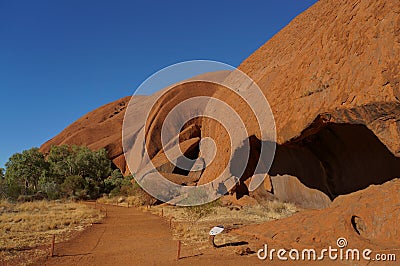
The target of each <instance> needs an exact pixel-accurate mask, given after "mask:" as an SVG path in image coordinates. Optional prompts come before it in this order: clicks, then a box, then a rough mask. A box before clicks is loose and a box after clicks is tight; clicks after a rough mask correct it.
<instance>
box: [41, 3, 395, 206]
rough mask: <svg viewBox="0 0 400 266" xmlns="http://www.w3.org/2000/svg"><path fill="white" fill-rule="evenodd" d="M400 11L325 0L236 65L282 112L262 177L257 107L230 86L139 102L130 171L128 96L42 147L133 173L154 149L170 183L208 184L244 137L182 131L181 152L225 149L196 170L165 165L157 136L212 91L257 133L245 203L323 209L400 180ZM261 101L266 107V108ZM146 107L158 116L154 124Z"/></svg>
mask: <svg viewBox="0 0 400 266" xmlns="http://www.w3.org/2000/svg"><path fill="white" fill-rule="evenodd" d="M399 14H400V2H399V1H393V0H378V1H359V0H345V1H334V0H321V1H319V2H317V3H316V4H315V5H313V6H312V7H311V8H309V9H308V10H307V11H305V12H304V13H303V14H301V15H299V16H298V17H297V18H295V19H294V20H293V21H292V22H291V23H290V24H289V25H288V26H287V27H285V28H284V29H283V30H282V31H280V32H279V33H278V34H277V35H276V36H274V37H273V38H272V39H271V40H269V41H268V42H267V43H265V44H264V45H263V46H262V47H260V48H259V49H258V50H257V51H256V52H254V53H253V54H252V55H251V56H249V58H247V59H246V60H245V61H244V62H243V63H242V64H241V65H240V66H239V69H240V70H241V71H243V72H244V73H246V74H247V75H248V76H249V77H250V78H252V79H253V80H254V82H255V83H256V84H257V85H258V86H259V87H260V89H261V91H262V93H263V94H264V95H265V97H266V98H267V99H268V102H269V104H270V107H271V109H272V112H273V115H274V117H275V122H276V134H277V139H276V143H274V144H276V152H275V158H274V161H273V163H272V166H271V168H270V169H269V170H265V171H264V172H258V173H256V172H255V168H256V167H255V166H256V164H257V162H258V161H261V162H264V161H267V159H266V158H260V157H261V155H260V146H262V144H264V142H265V140H264V139H263V138H262V136H261V135H260V132H261V131H260V128H259V127H258V124H257V119H256V118H255V116H254V113H253V112H252V110H251V106H248V104H247V103H246V102H244V101H242V100H241V99H240V97H238V95H237V94H235V93H234V92H232V91H227V90H226V89H224V88H223V87H222V86H206V87H207V88H208V89H207V90H201V89H199V88H198V89H197V90H196V89H195V88H196V86H199V83H197V84H196V83H191V84H186V85H185V84H184V85H177V86H175V87H174V88H173V89H172V90H167V89H165V90H162V91H160V92H158V93H156V94H155V95H153V96H134V97H133V98H132V101H131V102H130V103H129V105H131V104H132V105H135V106H136V107H135V108H136V110H137V112H133V115H132V117H130V119H133V121H137V123H136V122H134V123H132V124H131V125H130V130H131V132H132V137H131V139H128V141H129V143H130V145H131V148H132V149H133V150H134V151H135V152H134V153H133V154H135V155H137V156H135V157H134V158H128V160H134V161H135V163H134V167H132V169H128V168H127V166H126V162H125V158H124V156H123V154H124V153H123V150H122V140H121V138H122V136H121V135H122V133H121V129H122V120H123V117H124V113H125V108H126V107H127V105H128V102H129V99H130V98H129V97H127V98H123V99H121V100H118V101H116V102H113V103H110V104H108V105H105V106H103V107H101V108H99V109H97V110H95V111H93V112H91V113H89V114H88V115H86V116H84V117H82V118H81V119H79V120H78V121H77V122H75V123H74V124H72V125H71V126H69V127H68V128H66V129H65V130H64V131H63V132H62V133H61V134H60V135H58V136H56V137H55V138H53V139H52V140H50V141H48V142H47V143H45V144H44V145H43V146H42V147H41V150H42V151H44V152H47V151H48V150H49V148H50V146H51V145H60V144H77V145H87V146H89V147H90V148H92V149H98V148H103V147H105V148H106V149H107V150H108V152H109V156H110V158H111V159H112V160H113V162H114V164H115V165H116V166H117V167H118V168H120V169H121V171H122V172H123V173H124V174H128V173H129V171H132V172H135V173H136V172H139V171H140V170H141V169H143V168H145V167H146V165H147V164H148V163H149V162H148V161H146V160H142V158H141V155H142V153H143V149H144V145H147V148H148V150H149V151H150V159H151V160H153V161H155V162H156V163H157V167H158V168H159V170H160V169H161V170H160V171H161V172H162V173H163V174H164V176H165V177H167V178H169V179H171V180H172V181H173V182H178V183H182V184H186V185H196V184H205V183H208V182H209V181H211V180H214V179H215V178H216V177H217V176H218V175H219V174H220V173H221V172H222V171H223V170H224V169H225V167H227V166H228V165H229V161H230V153H231V152H233V154H234V155H235V152H236V154H239V153H238V151H237V150H238V147H231V143H230V139H229V134H234V133H235V132H227V131H226V130H225V129H224V128H223V126H222V125H221V124H220V123H218V122H217V121H215V120H212V119H204V118H201V119H196V120H193V121H190V123H188V124H187V125H185V127H184V128H182V131H181V132H180V133H179V136H176V137H177V138H178V139H179V141H178V142H177V143H181V145H184V146H185V145H186V144H188V143H189V144H191V145H187V146H188V147H190V149H189V148H188V150H186V151H187V154H185V155H186V156H189V157H199V156H201V154H199V149H198V148H196V147H195V146H193V145H192V144H193V143H195V144H197V143H199V142H200V139H203V138H206V137H210V138H212V139H213V140H214V141H215V144H216V148H217V156H216V157H215V160H214V161H213V162H212V163H211V164H210V165H209V166H207V168H206V169H204V171H202V172H200V173H192V172H190V171H181V170H180V169H177V167H174V166H173V165H171V164H170V163H169V162H168V160H167V159H166V157H165V156H164V155H163V153H164V152H165V150H164V149H165V147H164V148H163V147H162V146H161V143H160V136H159V134H160V132H159V131H160V130H159V129H160V127H161V125H162V123H163V121H164V119H165V117H166V115H167V114H168V112H169V111H170V110H171V109H172V108H173V106H174V105H175V104H177V103H179V102H181V101H183V100H185V99H187V98H190V97H193V96H198V95H204V96H212V97H213V98H216V99H219V100H221V101H223V102H225V103H227V104H229V105H230V106H232V107H233V109H234V111H235V112H236V113H237V114H238V115H239V116H240V118H241V119H242V120H243V121H244V124H245V125H246V129H247V130H248V140H249V143H250V146H251V147H250V160H249V162H248V163H247V167H246V169H245V171H244V173H243V174H242V175H241V176H238V178H240V182H239V183H238V185H237V186H236V187H235V189H234V192H235V195H236V196H237V198H240V197H242V196H244V195H251V196H253V197H254V198H256V199H257V200H259V201H260V200H263V199H266V198H267V199H270V198H274V197H276V198H279V199H281V200H285V201H291V202H296V203H298V204H300V205H302V206H304V207H309V208H325V207H327V206H329V205H330V204H331V202H332V201H333V200H335V199H336V198H338V197H340V195H344V194H349V193H353V192H355V191H359V190H362V189H365V188H367V187H368V186H369V185H371V184H377V185H378V184H383V183H385V182H387V181H389V180H392V179H394V178H396V177H400V158H399V157H400V76H399V75H400V74H399V73H400V68H399V66H400V15H399ZM236 74H237V73H235V71H233V72H231V73H228V72H225V73H223V74H211V76H210V79H211V80H214V81H217V82H219V81H223V82H224V85H233V86H236V87H240V85H243V84H240V83H241V80H240V79H238V78H237V75H236ZM209 75H210V74H209ZM244 85H246V84H244ZM246 86H247V85H246ZM242 87H243V86H242ZM244 87H245V86H244ZM164 92H165V93H164ZM160 95H162V96H161V98H160V99H158V97H159V96H160ZM136 97H141V98H136ZM155 100H158V102H156V103H155V104H154V101H155ZM262 104H263V103H262V102H260V104H259V106H258V107H259V108H263V106H262ZM149 106H152V108H153V109H152V110H150V116H149V118H148V119H147V121H145V120H146V116H145V114H147V113H148V112H149ZM208 108H210V109H212V108H213V106H212V104H210V106H208ZM266 109H267V108H266ZM140 136H142V137H140ZM145 140H146V144H144V143H143V141H145ZM184 143H185V144H184ZM193 147H195V148H193ZM232 149H233V150H232ZM237 156H239V155H237ZM193 159H195V158H193ZM266 168H267V167H265V169H266ZM231 174H232V171H231ZM255 174H257V175H263V176H264V177H265V180H264V183H263V185H262V186H259V187H258V188H257V189H256V190H255V191H249V183H250V181H251V180H252V179H253V176H254V175H255ZM185 178H186V179H185ZM185 180H186V181H185Z"/></svg>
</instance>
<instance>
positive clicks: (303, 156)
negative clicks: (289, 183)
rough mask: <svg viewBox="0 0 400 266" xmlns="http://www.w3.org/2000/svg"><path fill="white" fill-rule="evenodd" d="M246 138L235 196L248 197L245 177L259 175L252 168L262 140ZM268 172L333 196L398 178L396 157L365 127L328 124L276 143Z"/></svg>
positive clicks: (398, 168)
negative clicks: (244, 159) (247, 157)
mask: <svg viewBox="0 0 400 266" xmlns="http://www.w3.org/2000/svg"><path fill="white" fill-rule="evenodd" d="M249 142H250V160H249V162H248V163H247V165H246V168H245V171H244V173H243V175H242V176H241V179H240V182H239V184H238V186H237V190H236V192H237V197H238V198H240V197H242V196H243V195H248V190H247V191H246V189H247V187H246V185H245V184H244V181H245V180H246V179H248V178H250V177H252V176H253V175H254V174H258V173H255V168H256V164H257V162H258V160H259V159H260V158H259V154H260V149H261V142H260V140H259V139H257V138H256V137H255V136H251V137H249ZM238 150H240V148H239V149H238ZM240 153H241V152H240V151H235V154H234V156H241V155H240ZM261 161H265V160H263V158H261ZM231 173H232V174H234V173H235V169H231ZM268 174H269V175H270V176H276V175H285V174H287V175H291V176H295V177H297V178H298V179H299V181H300V182H301V183H302V184H304V185H305V186H307V187H309V188H314V189H318V190H319V191H321V192H323V193H325V194H326V195H327V196H329V198H330V199H331V200H333V199H334V198H336V197H337V196H339V195H344V194H349V193H352V192H355V191H358V190H361V189H364V188H366V187H368V186H369V185H372V184H375V185H378V184H383V183H384V182H386V181H389V180H391V179H393V178H396V177H400V158H398V157H396V156H394V155H393V154H392V153H391V152H390V151H389V150H388V149H387V147H386V146H385V145H384V144H383V143H382V142H381V141H380V140H379V139H378V137H377V136H376V135H375V134H374V133H373V132H372V131H371V130H370V129H368V128H367V127H366V126H365V125H361V124H337V123H327V124H325V125H324V126H321V127H319V128H318V129H317V130H315V131H313V134H308V135H302V136H300V137H298V138H296V139H293V140H291V141H289V142H287V143H284V144H282V145H276V152H275V157H274V160H273V163H272V165H271V168H270V169H269V171H268Z"/></svg>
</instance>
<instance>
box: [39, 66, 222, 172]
mask: <svg viewBox="0 0 400 266" xmlns="http://www.w3.org/2000/svg"><path fill="white" fill-rule="evenodd" d="M229 72H230V71H228V70H227V71H216V72H210V73H205V74H201V75H198V76H195V77H193V78H192V79H198V78H201V79H207V80H210V81H214V82H220V81H222V80H224V79H225V78H226V76H227V75H228V74H229ZM189 80H190V79H189ZM169 89H170V87H168V88H165V89H163V90H161V91H158V92H156V93H154V94H153V95H150V96H144V95H135V96H132V97H130V96H127V97H124V98H121V99H119V100H117V101H114V102H111V103H109V104H106V105H104V106H102V107H99V108H98V109H96V110H94V111H92V112H89V113H87V114H86V115H84V116H83V117H81V118H79V119H78V120H77V121H75V122H74V123H73V124H71V125H70V126H68V127H67V128H65V129H64V130H63V131H62V132H61V133H60V134H58V135H57V136H55V137H54V138H52V139H50V140H49V141H47V142H46V143H44V144H43V145H42V146H41V147H40V151H42V152H43V153H45V154H46V153H48V152H49V151H50V148H51V146H52V145H55V146H59V145H63V144H67V145H79V146H87V147H89V148H90V149H92V150H98V149H101V148H105V149H106V150H107V152H108V156H109V158H110V159H111V160H112V162H113V164H114V165H115V167H117V168H119V169H120V170H121V172H122V173H123V174H124V175H128V174H130V172H131V170H132V169H129V168H128V166H127V164H126V160H125V156H124V151H123V147H122V135H123V134H122V124H123V120H124V117H125V112H126V108H127V107H128V105H129V106H131V108H132V109H133V110H132V111H131V112H130V114H129V117H128V119H129V120H130V121H132V123H130V127H129V131H130V134H131V135H132V136H133V137H134V139H133V143H136V144H137V146H140V147H141V148H142V146H143V143H142V141H143V140H139V139H137V136H138V135H139V132H141V131H143V130H144V125H145V123H146V118H147V115H149V116H150V119H149V121H152V122H151V123H147V125H148V128H147V131H146V132H147V138H148V139H149V142H151V143H152V142H153V141H154V140H153V138H152V136H154V135H159V132H158V133H157V127H159V126H160V122H162V119H163V118H165V116H166V114H167V113H168V110H170V109H171V107H173V104H174V103H175V104H176V103H178V102H180V101H182V100H184V99H186V98H188V97H190V96H191V93H188V91H189V92H193V90H191V89H190V88H187V86H185V85H183V86H180V87H178V88H174V89H173V91H172V90H171V91H169ZM213 93H214V90H209V91H206V92H203V93H201V92H200V94H205V95H208V96H210V95H212V94H213ZM152 106H153V107H154V110H155V111H154V112H151V113H149V112H150V108H151V107H152ZM200 124H201V120H197V121H192V123H188V124H187V125H186V127H185V128H186V130H185V131H184V132H182V133H183V134H182V141H184V140H188V139H190V138H193V137H199V136H200V131H198V130H197V131H196V130H191V127H193V126H196V125H200ZM158 144H159V143H158V142H157V145H158ZM157 145H154V144H152V145H150V146H149V150H152V151H156V150H157V151H158V150H160V148H159V146H157ZM135 154H136V153H135ZM137 155H138V156H137V157H135V158H134V159H133V160H135V162H137V168H135V169H133V170H132V172H136V171H137V170H138V169H139V167H144V166H145V165H146V164H147V163H148V162H142V158H141V157H142V152H141V151H140V150H138V151H137ZM151 155H152V156H151V158H153V157H154V156H155V155H156V153H154V154H151Z"/></svg>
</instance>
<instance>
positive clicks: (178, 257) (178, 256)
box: [176, 240, 181, 260]
mask: <svg viewBox="0 0 400 266" xmlns="http://www.w3.org/2000/svg"><path fill="white" fill-rule="evenodd" d="M180 257H181V241H180V240H178V254H176V259H177V260H179V259H180Z"/></svg>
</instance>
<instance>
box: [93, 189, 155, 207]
mask: <svg viewBox="0 0 400 266" xmlns="http://www.w3.org/2000/svg"><path fill="white" fill-rule="evenodd" d="M97 202H99V203H102V204H111V205H118V206H124V207H128V206H129V207H141V206H147V205H151V204H153V203H154V202H155V199H154V198H152V197H151V196H149V194H147V193H146V192H144V191H143V192H138V193H136V194H135V195H132V196H117V197H107V196H105V197H102V198H99V199H98V200H97Z"/></svg>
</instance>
